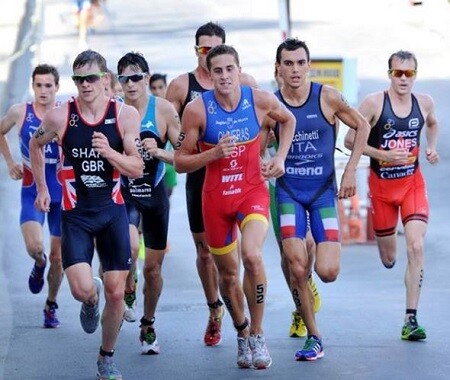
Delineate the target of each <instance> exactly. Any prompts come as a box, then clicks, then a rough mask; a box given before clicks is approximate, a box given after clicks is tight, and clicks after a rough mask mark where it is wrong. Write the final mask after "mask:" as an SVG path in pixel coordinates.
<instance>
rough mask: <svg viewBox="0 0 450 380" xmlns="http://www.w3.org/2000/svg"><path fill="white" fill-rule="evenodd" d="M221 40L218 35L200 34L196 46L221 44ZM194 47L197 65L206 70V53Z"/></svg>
mask: <svg viewBox="0 0 450 380" xmlns="http://www.w3.org/2000/svg"><path fill="white" fill-rule="evenodd" d="M222 44H223V41H222V38H220V37H218V36H200V37H199V39H198V46H199V47H209V48H213V47H215V46H217V45H222ZM194 49H195V55H196V56H197V58H198V65H199V66H201V67H203V68H204V69H205V70H206V71H208V67H207V66H206V54H202V53H200V52H199V51H198V49H197V48H194Z"/></svg>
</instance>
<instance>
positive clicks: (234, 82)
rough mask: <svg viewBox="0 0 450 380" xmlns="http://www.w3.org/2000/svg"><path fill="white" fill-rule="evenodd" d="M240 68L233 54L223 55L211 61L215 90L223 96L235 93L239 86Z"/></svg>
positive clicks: (211, 74) (211, 73)
mask: <svg viewBox="0 0 450 380" xmlns="http://www.w3.org/2000/svg"><path fill="white" fill-rule="evenodd" d="M240 72H241V69H240V67H238V65H237V64H236V61H235V59H234V57H233V56H232V55H231V54H222V55H218V56H215V57H214V58H213V59H211V71H210V76H211V80H212V82H213V85H214V89H215V90H216V91H217V92H219V93H220V94H222V95H225V94H228V93H231V92H233V91H234V90H235V89H236V87H238V86H239V84H240V80H239V74H240Z"/></svg>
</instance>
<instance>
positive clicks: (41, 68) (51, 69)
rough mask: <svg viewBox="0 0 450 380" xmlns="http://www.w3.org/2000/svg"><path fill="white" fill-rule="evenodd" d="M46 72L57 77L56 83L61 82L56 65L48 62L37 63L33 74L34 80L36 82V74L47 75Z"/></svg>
mask: <svg viewBox="0 0 450 380" xmlns="http://www.w3.org/2000/svg"><path fill="white" fill-rule="evenodd" d="M45 74H52V75H53V77H54V78H55V84H56V85H58V84H59V72H58V69H57V68H56V67H55V66H52V65H47V64H46V63H42V64H40V65H37V66H36V67H35V68H34V70H33V73H32V74H31V78H32V81H33V83H34V78H35V77H36V75H45Z"/></svg>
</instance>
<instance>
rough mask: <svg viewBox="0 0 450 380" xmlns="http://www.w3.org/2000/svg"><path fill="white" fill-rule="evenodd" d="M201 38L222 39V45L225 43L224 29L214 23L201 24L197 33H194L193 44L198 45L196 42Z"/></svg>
mask: <svg viewBox="0 0 450 380" xmlns="http://www.w3.org/2000/svg"><path fill="white" fill-rule="evenodd" d="M201 36H208V37H213V36H217V37H220V38H221V39H222V43H223V44H224V43H225V37H226V36H225V29H224V28H223V27H222V26H220V25H219V24H217V23H215V22H212V21H210V22H207V23H206V24H203V25H202V26H200V27H199V28H198V29H197V32H196V33H195V44H196V45H198V41H199V39H200V37H201Z"/></svg>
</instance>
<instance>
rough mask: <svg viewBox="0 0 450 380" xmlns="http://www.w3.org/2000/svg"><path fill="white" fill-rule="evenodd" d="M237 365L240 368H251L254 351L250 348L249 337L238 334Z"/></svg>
mask: <svg viewBox="0 0 450 380" xmlns="http://www.w3.org/2000/svg"><path fill="white" fill-rule="evenodd" d="M237 344H238V354H237V365H238V367H239V368H250V367H251V366H252V351H251V350H250V345H249V339H248V337H247V338H243V337H240V336H238V337H237Z"/></svg>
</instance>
